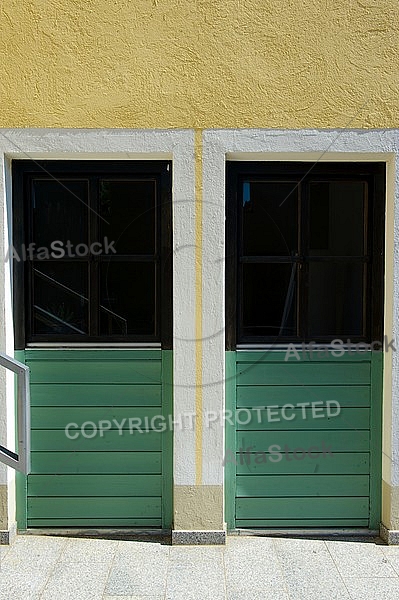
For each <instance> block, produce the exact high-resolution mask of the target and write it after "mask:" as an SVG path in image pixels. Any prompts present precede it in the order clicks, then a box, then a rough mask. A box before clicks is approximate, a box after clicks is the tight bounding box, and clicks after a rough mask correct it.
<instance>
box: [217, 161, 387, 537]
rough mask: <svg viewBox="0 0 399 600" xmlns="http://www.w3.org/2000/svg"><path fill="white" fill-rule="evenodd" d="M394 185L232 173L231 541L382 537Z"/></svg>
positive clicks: (326, 171) (301, 169) (344, 169)
mask: <svg viewBox="0 0 399 600" xmlns="http://www.w3.org/2000/svg"><path fill="white" fill-rule="evenodd" d="M383 180H384V176H383V169H382V167H380V166H379V165H363V164H356V165H336V164H324V165H320V164H319V165H316V166H314V165H313V168H312V169H311V172H309V166H308V165H304V164H300V163H280V164H277V165H276V164H272V165H271V164H270V163H231V164H229V165H228V186H229V187H228V199H227V203H228V224H227V253H228V258H227V267H226V273H227V282H226V289H227V296H226V305H227V317H226V318H227V321H228V322H227V325H228V327H227V354H226V361H227V363H226V371H227V384H226V406H227V409H229V410H231V411H232V414H233V415H234V419H233V422H234V425H232V424H231V423H227V424H226V426H227V431H226V457H225V469H226V479H227V485H226V507H227V520H228V524H229V527H230V528H231V529H234V528H277V527H283V528H301V529H303V528H307V527H309V528H310V527H315V528H325V527H340V528H342V527H364V528H370V529H376V528H378V525H379V521H380V493H381V490H380V485H381V405H382V364H383V361H382V356H383V354H382V350H383V349H384V348H383V343H382V341H383V340H382V313H383V311H382V306H383V298H382V290H383V276H382V254H383V253H382V247H383V244H382V240H383V209H382V207H383V188H384V185H383ZM373 342H374V343H373ZM384 343H385V344H387V340H385V341H384Z"/></svg>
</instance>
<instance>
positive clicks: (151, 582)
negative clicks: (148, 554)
mask: <svg viewBox="0 0 399 600" xmlns="http://www.w3.org/2000/svg"><path fill="white" fill-rule="evenodd" d="M166 574H167V559H165V560H164V561H162V562H158V561H156V560H152V561H150V562H148V561H145V560H143V562H138V561H137V562H134V561H132V562H130V563H129V562H124V563H120V562H118V558H116V559H115V562H114V564H113V566H112V569H111V571H110V574H109V578H108V582H107V586H106V593H107V594H108V595H109V596H129V595H130V596H145V595H147V596H150V595H152V596H159V595H162V594H164V593H165V589H166Z"/></svg>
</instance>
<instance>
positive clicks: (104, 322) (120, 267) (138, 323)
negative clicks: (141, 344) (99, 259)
mask: <svg viewBox="0 0 399 600" xmlns="http://www.w3.org/2000/svg"><path fill="white" fill-rule="evenodd" d="M155 293H156V285H155V265H154V263H132V262H115V261H112V262H107V263H103V264H101V273H100V333H101V335H129V334H133V335H134V334H142V335H155V333H156V311H155V306H156V305H155Z"/></svg>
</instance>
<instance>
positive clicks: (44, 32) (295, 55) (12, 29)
mask: <svg viewBox="0 0 399 600" xmlns="http://www.w3.org/2000/svg"><path fill="white" fill-rule="evenodd" d="M398 28H399V4H398V0H359V1H357V0H130V1H128V0H23V1H22V0H2V1H1V4H0V52H1V59H0V61H1V63H0V67H1V71H0V75H1V76H0V126H1V127H29V126H33V127H140V128H145V127H150V128H164V127H198V128H210V127H283V128H302V127H346V126H349V127H398V125H399V112H398V105H399V93H398V92H399V89H398V88H399V85H398V84H399V75H398V62H399V59H398V41H399V33H398Z"/></svg>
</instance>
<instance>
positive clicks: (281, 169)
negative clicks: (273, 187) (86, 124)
mask: <svg viewBox="0 0 399 600" xmlns="http://www.w3.org/2000/svg"><path fill="white" fill-rule="evenodd" d="M385 172H386V164H385V163H379V162H370V163H369V162H366V163H364V162H319V163H310V162H299V161H296V162H280V161H273V162H266V161H265V162H263V161H262V162H260V161H226V184H227V185H226V232H225V233H226V297H225V301H226V349H227V350H235V349H236V348H237V346H243V347H251V346H272V345H287V344H290V343H293V344H298V345H300V344H302V343H303V342H305V343H309V342H311V341H314V342H316V343H319V344H323V345H325V344H327V345H328V344H329V343H331V341H332V340H333V339H336V338H340V337H342V336H340V335H335V336H308V335H306V332H305V330H306V329H307V323H306V320H307V318H308V317H307V297H308V295H307V293H306V285H307V281H308V270H309V264H310V262H311V261H312V257H311V256H305V255H304V249H306V248H308V246H309V231H308V228H309V214H308V207H309V197H308V196H307V195H306V193H305V194H304V193H303V191H304V190H305V192H306V190H308V189H309V184H310V182H311V181H314V180H317V181H321V180H323V179H324V180H326V179H328V181H332V180H337V181H344V180H345V178H350V180H351V181H352V180H356V179H358V180H362V181H363V180H367V182H368V189H369V198H368V203H369V206H370V212H369V216H368V219H367V220H365V226H366V228H367V227H368V239H367V241H366V243H367V249H368V254H369V256H370V260H369V262H368V264H369V267H368V273H369V277H368V279H367V283H366V290H365V291H363V304H364V305H366V308H365V309H364V311H365V315H366V317H365V322H364V323H363V325H364V332H363V335H360V336H359V335H358V336H349V335H348V336H345V340H344V341H346V339H347V338H349V337H350V340H351V341H353V342H365V343H370V342H371V341H374V340H376V341H377V340H379V341H381V339H382V335H383V302H384V225H385V214H384V207H385V185H386V184H385ZM251 178H252V179H254V180H256V181H268V180H269V181H272V180H275V179H280V180H281V181H283V182H285V181H289V180H296V181H297V182H298V186H299V200H298V203H299V208H298V248H299V252H298V257H296V258H295V261H293V260H292V258H291V257H289V256H288V255H287V256H285V257H279V256H276V257H269V260H262V258H261V257H255V259H256V260H258V261H260V262H270V263H273V262H274V263H277V262H280V261H281V262H282V263H284V262H285V263H288V264H292V263H293V262H297V264H298V265H299V264H301V265H302V268H301V270H300V271H299V270H298V274H299V277H298V288H299V290H300V291H299V293H300V294H301V297H300V299H299V300H298V305H299V306H300V309H298V327H299V328H300V329H302V331H301V333H304V335H300V336H284V337H283V336H282V337H279V336H276V335H274V336H265V335H258V336H253V335H252V336H251V335H243V324H242V314H241V311H242V294H243V290H242V285H243V284H242V277H241V276H240V272H239V269H240V264H241V263H240V259H241V262H242V259H243V254H242V247H241V233H240V226H241V219H242V213H243V211H242V204H243V202H242V183H243V182H244V180H245V181H246V180H248V179H251ZM305 226H306V229H307V230H306V231H305ZM264 258H265V257H263V259H264ZM256 260H253V261H252V260H249V261H248V262H256ZM319 260H321V261H322V262H326V263H327V262H330V263H331V262H333V261H334V259H332V258H331V257H325V258H321V259H320V258H317V261H319ZM338 260H339V259H338ZM343 260H347V261H348V262H356V259H355V260H353V258H352V257H350V256H348V257H346V258H344V259H343ZM245 261H247V259H245ZM334 262H335V261H334ZM299 320H301V321H300V322H299Z"/></svg>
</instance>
